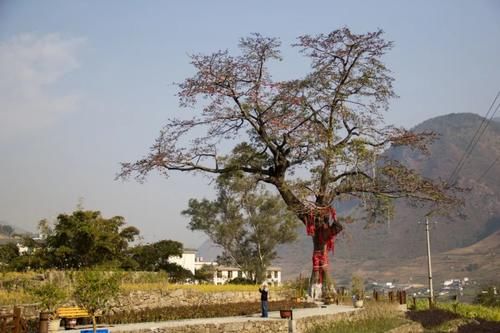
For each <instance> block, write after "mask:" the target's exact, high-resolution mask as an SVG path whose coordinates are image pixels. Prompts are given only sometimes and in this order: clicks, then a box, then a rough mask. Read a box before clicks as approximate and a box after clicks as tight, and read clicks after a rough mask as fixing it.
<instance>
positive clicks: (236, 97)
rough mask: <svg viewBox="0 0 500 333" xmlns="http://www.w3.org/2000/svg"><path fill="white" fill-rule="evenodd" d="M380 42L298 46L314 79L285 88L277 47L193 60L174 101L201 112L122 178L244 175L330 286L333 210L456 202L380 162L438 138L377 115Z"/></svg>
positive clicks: (437, 186) (360, 37) (381, 99)
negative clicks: (306, 240)
mask: <svg viewBox="0 0 500 333" xmlns="http://www.w3.org/2000/svg"><path fill="white" fill-rule="evenodd" d="M382 35H383V33H382V31H380V30H379V31H375V32H369V33H366V34H355V33H353V32H351V31H350V30H349V29H348V28H342V29H339V30H335V31H333V32H331V33H328V34H318V35H314V36H313V35H303V36H300V37H298V40H297V42H296V43H295V44H294V45H293V46H294V47H296V48H298V49H299V51H300V52H301V53H302V54H303V55H304V56H305V57H306V58H308V59H309V60H310V64H311V70H310V72H309V73H307V74H305V75H303V76H300V77H297V78H296V79H290V80H284V81H277V80H273V78H272V76H271V73H270V70H269V64H270V63H272V62H273V61H278V60H281V55H280V50H279V48H280V41H279V40H278V39H276V38H267V37H263V36H261V35H260V34H254V35H252V36H250V37H248V38H243V39H241V41H240V44H239V47H240V50H241V54H240V55H238V56H232V55H230V54H229V52H228V51H218V52H215V53H212V54H209V55H199V54H196V55H193V56H191V63H192V64H193V66H194V68H195V74H194V75H193V76H192V77H190V78H187V79H186V80H185V81H184V82H182V83H180V84H179V87H180V92H179V97H180V103H181V106H185V107H192V106H200V109H201V110H200V112H199V113H198V114H197V115H195V116H194V117H193V118H191V119H172V120H170V121H169V122H168V123H167V125H166V126H165V127H164V128H163V129H162V131H161V132H160V135H159V137H158V138H157V140H156V141H155V143H154V144H153V146H152V147H151V150H150V152H149V154H148V155H147V156H145V157H144V158H142V159H140V160H138V161H137V162H134V163H123V164H122V170H121V173H120V175H119V177H122V178H123V177H125V178H126V177H128V176H130V175H134V176H136V177H137V178H139V179H140V180H141V179H143V178H144V177H145V176H147V174H149V172H151V171H152V170H159V171H160V172H162V173H163V174H165V175H167V176H168V175H169V173H170V172H172V171H184V172H197V171H198V172H203V173H209V174H210V173H211V174H215V175H220V174H229V173H234V172H244V173H246V174H248V175H249V176H251V177H254V179H255V181H256V182H257V181H259V182H265V183H268V184H270V185H272V186H274V187H275V188H276V189H277V190H278V192H279V193H280V195H281V197H282V198H283V200H284V201H285V203H286V204H287V206H288V208H289V209H290V210H291V211H292V212H294V213H295V214H296V216H297V217H298V218H299V219H301V220H302V221H303V222H304V224H306V225H307V230H308V233H309V234H310V235H311V239H312V242H313V251H314V252H313V258H314V261H313V274H312V280H313V282H314V283H320V284H321V283H322V281H324V279H325V278H327V277H328V274H327V273H328V269H327V267H328V266H327V264H328V260H327V259H328V253H327V250H328V248H330V246H331V242H332V241H333V237H334V236H335V235H336V234H338V233H339V232H341V231H342V229H343V226H342V221H341V220H339V219H337V218H336V215H335V214H334V213H335V212H334V211H333V210H332V209H331V207H332V206H333V204H334V202H337V201H340V200H354V202H357V203H358V204H359V206H360V209H361V210H364V211H365V212H366V213H367V214H366V217H365V220H366V221H367V222H368V223H371V222H376V221H378V220H379V219H380V218H381V217H382V216H384V217H385V216H386V215H387V213H388V212H389V211H390V205H391V203H392V200H394V199H398V198H405V199H409V200H410V201H411V203H413V204H423V203H431V202H433V203H439V204H452V203H455V200H454V197H453V195H449V194H448V193H447V188H448V186H447V184H445V183H441V182H436V181H432V180H429V179H425V178H423V177H422V176H421V175H419V174H418V173H417V172H416V171H415V170H412V169H411V168H409V167H408V166H406V165H404V164H403V163H400V162H398V161H394V160H390V159H388V158H387V157H386V156H384V154H383V153H384V151H385V150H386V149H387V148H389V147H391V146H392V147H407V148H409V149H413V150H415V151H419V152H423V153H427V152H428V149H427V146H428V144H430V143H431V142H432V140H433V139H434V138H435V135H434V134H433V133H430V132H422V133H416V132H411V131H408V130H405V129H403V128H397V127H394V126H391V125H389V126H388V125H385V124H384V121H383V111H385V110H386V109H387V108H388V105H389V101H390V99H391V98H393V97H395V93H394V91H393V87H392V83H393V81H394V79H393V78H392V76H391V72H390V71H389V69H388V68H387V67H386V66H385V65H384V63H383V62H382V56H383V55H384V54H385V53H386V52H387V51H389V50H390V49H391V48H392V42H389V41H386V40H384V39H383V37H382ZM187 137H189V139H191V140H186V138H187ZM193 137H194V139H193ZM221 147H223V148H224V149H221ZM229 147H233V148H232V150H231V152H230V153H229V154H226V155H224V152H226V151H228V150H227V149H228V148H229ZM440 207H442V206H441V205H440ZM323 288H325V285H324V286H323ZM325 290H326V289H325Z"/></svg>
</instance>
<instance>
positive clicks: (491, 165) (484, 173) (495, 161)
mask: <svg viewBox="0 0 500 333" xmlns="http://www.w3.org/2000/svg"><path fill="white" fill-rule="evenodd" d="M498 160H500V156H498V157H497V158H496V159H495V160H494V161H493V163H491V164H490V166H489V167H488V168H487V169H486V170H485V171H484V172H483V174H482V175H481V177H479V178H478V179H477V181H478V182H479V181H480V180H481V179H483V177H484V176H486V174H487V173H488V172H489V171H490V170H491V168H493V166H494V165H495V163H497V162H498Z"/></svg>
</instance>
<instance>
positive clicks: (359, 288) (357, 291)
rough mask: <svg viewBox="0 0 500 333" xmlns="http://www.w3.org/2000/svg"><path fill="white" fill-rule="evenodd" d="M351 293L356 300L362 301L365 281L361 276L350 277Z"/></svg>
mask: <svg viewBox="0 0 500 333" xmlns="http://www.w3.org/2000/svg"><path fill="white" fill-rule="evenodd" d="M351 293H352V296H354V297H355V298H356V300H362V299H363V298H364V297H365V281H364V280H363V278H362V277H361V276H358V275H353V276H352V281H351Z"/></svg>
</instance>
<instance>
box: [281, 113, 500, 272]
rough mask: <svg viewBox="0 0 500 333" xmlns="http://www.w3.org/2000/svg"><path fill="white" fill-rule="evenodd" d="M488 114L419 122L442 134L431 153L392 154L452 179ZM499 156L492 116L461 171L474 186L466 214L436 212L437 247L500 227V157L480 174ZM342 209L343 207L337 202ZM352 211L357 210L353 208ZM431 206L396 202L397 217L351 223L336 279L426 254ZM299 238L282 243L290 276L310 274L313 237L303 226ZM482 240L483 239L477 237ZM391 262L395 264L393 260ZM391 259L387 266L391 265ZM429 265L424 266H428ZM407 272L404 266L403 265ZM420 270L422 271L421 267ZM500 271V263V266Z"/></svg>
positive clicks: (470, 240)
mask: <svg viewBox="0 0 500 333" xmlns="http://www.w3.org/2000/svg"><path fill="white" fill-rule="evenodd" d="M482 120H483V118H481V117H480V116H478V115H475V114H450V115H446V116H441V117H437V118H433V119H430V120H427V121H425V122H423V123H422V124H420V125H418V126H416V127H415V128H414V130H415V131H423V130H432V131H434V132H436V133H438V134H439V139H438V140H437V141H436V142H435V143H433V145H432V146H431V155H430V156H428V157H427V156H422V155H418V154H415V153H414V152H411V151H409V150H405V149H400V148H397V149H390V150H389V151H388V152H387V154H388V155H389V156H390V157H391V158H394V159H397V160H399V161H401V162H403V163H405V164H407V165H409V166H411V167H413V168H415V169H417V170H419V171H420V172H422V173H423V174H424V175H425V176H427V177H430V178H434V179H438V178H441V179H445V180H446V179H448V177H449V175H450V174H451V171H452V170H453V169H454V168H455V166H456V165H457V163H458V161H459V160H460V159H461V158H462V156H463V155H464V152H465V150H466V148H467V145H468V144H469V142H470V140H471V139H472V138H473V136H474V134H475V132H476V130H477V129H478V127H479V126H480V124H481V122H482ZM498 156H500V124H499V123H496V122H492V123H490V124H489V127H488V128H487V130H486V131H485V132H484V135H483V136H482V138H481V140H480V141H479V142H478V144H477V146H476V147H475V149H474V150H473V152H472V154H471V155H470V157H469V158H468V160H467V162H466V163H465V165H464V167H463V169H462V171H461V172H460V174H459V177H458V184H459V185H460V186H462V187H465V188H469V189H470V190H469V191H468V192H466V193H464V194H463V196H464V197H463V198H464V201H465V206H464V207H463V212H464V213H465V215H466V216H465V218H458V217H448V218H446V217H434V218H433V219H432V221H433V222H436V223H435V224H434V223H433V230H432V240H431V242H432V249H433V252H435V253H440V252H446V251H450V250H452V249H455V248H463V247H468V246H470V245H472V244H475V243H476V242H478V241H480V240H481V239H483V238H485V237H488V236H489V235H491V234H493V233H495V232H497V231H498V230H500V180H499V179H498V178H497V175H498V174H500V163H496V164H495V165H494V166H493V167H492V168H491V169H490V171H489V172H488V173H487V174H486V175H485V176H484V177H482V178H481V175H482V174H483V173H484V171H485V170H486V169H487V168H488V167H489V166H490V165H491V163H492V162H493V161H494V160H495V159H496V158H497V157H498ZM337 209H338V211H339V214H340V215H342V213H343V209H342V207H337ZM351 213H352V212H351ZM425 213H426V211H423V210H418V209H414V208H412V207H409V206H408V205H406V204H405V203H403V202H398V203H397V205H396V215H395V218H394V220H392V221H387V223H386V224H384V225H378V226H373V227H371V228H368V229H366V228H364V227H365V224H364V223H363V221H357V222H355V223H353V224H350V225H347V228H346V229H347V230H346V232H344V233H343V235H342V237H340V239H339V240H338V241H337V244H336V252H335V257H334V258H332V267H333V274H334V277H335V278H336V279H349V277H350V275H351V274H352V272H353V271H356V270H363V271H364V270H365V269H364V268H363V269H362V267H364V265H367V269H368V266H370V265H373V267H375V268H376V269H375V270H367V272H368V271H369V272H371V273H370V274H373V275H375V274H376V273H377V271H392V270H393V269H391V267H393V266H394V265H398V266H404V265H406V264H407V263H409V262H418V261H414V260H410V261H408V259H414V258H418V257H421V256H424V255H425V251H426V247H425V232H424V226H423V225H422V224H419V222H422V221H423V219H424V215H425ZM300 234H301V237H300V239H299V240H298V241H297V242H296V243H295V244H292V245H288V246H283V247H281V248H280V251H279V254H280V257H281V258H280V260H279V261H278V262H277V264H279V265H281V266H282V267H283V270H284V274H285V276H294V275H298V274H300V273H301V272H302V273H303V274H308V272H309V270H310V265H311V264H310V257H311V244H310V243H311V242H310V239H308V238H307V236H305V232H304V230H303V228H301V230H300ZM478 244H479V245H477V246H481V243H478ZM391 263H392V264H391ZM387 265H388V266H387ZM423 267H425V266H423ZM398 271H400V272H401V274H402V268H401V267H400V268H398ZM418 271H422V267H420V268H419V270H416V271H415V273H417V272H418ZM498 272H499V275H500V269H498Z"/></svg>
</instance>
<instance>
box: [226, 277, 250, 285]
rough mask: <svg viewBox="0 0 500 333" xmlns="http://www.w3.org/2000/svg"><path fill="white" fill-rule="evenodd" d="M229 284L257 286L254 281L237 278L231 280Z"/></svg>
mask: <svg viewBox="0 0 500 333" xmlns="http://www.w3.org/2000/svg"><path fill="white" fill-rule="evenodd" d="M228 283H229V284H255V281H254V280H252V279H247V278H243V277H237V278H234V279H231V280H230V281H229V282H228Z"/></svg>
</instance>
